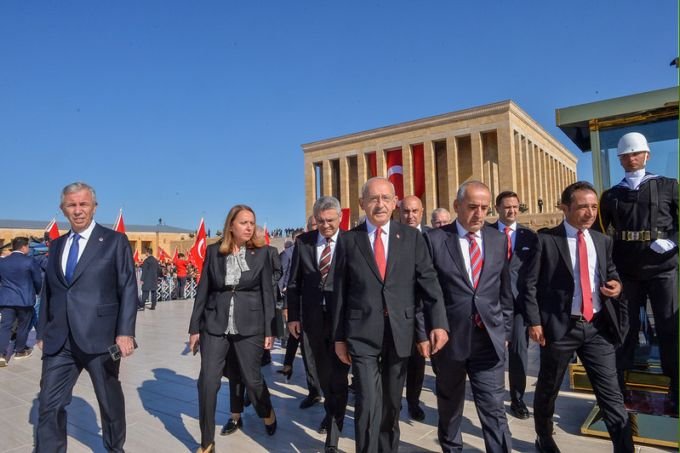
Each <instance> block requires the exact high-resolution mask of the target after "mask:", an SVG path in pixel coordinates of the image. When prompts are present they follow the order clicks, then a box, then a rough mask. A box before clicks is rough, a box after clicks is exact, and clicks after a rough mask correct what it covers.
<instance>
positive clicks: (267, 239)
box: [264, 223, 272, 245]
mask: <svg viewBox="0 0 680 453" xmlns="http://www.w3.org/2000/svg"><path fill="white" fill-rule="evenodd" d="M264 243H265V244H267V245H271V243H272V240H271V238H270V237H269V230H268V229H267V224H266V223H265V224H264Z"/></svg>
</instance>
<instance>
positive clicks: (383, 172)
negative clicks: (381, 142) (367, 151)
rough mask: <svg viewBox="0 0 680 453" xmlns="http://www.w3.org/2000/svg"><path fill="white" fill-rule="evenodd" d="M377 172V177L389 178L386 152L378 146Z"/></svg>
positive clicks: (376, 157) (376, 154) (376, 155)
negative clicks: (386, 166)
mask: <svg viewBox="0 0 680 453" xmlns="http://www.w3.org/2000/svg"><path fill="white" fill-rule="evenodd" d="M375 171H376V176H382V177H385V178H386V177H387V169H386V168H385V150H384V149H383V148H382V146H377V147H376V149H375Z"/></svg>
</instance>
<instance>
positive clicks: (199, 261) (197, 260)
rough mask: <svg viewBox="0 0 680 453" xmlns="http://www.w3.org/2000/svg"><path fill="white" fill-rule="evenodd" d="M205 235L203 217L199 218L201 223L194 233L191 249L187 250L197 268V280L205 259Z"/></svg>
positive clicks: (199, 277)
mask: <svg viewBox="0 0 680 453" xmlns="http://www.w3.org/2000/svg"><path fill="white" fill-rule="evenodd" d="M207 237H208V236H207V235H206V234H205V223H204V222H203V218H201V223H200V224H199V225H198V232H197V233H196V240H195V241H194V245H193V246H192V247H191V250H189V256H190V257H191V261H192V263H193V265H194V266H196V269H197V270H198V276H197V277H196V281H197V282H198V281H199V280H200V279H201V271H202V270H203V261H204V260H205V249H206V247H207V246H208V244H207Z"/></svg>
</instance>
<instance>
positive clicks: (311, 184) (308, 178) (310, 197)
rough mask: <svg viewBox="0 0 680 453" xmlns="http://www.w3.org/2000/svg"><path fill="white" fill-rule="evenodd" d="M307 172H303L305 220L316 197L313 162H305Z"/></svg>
mask: <svg viewBox="0 0 680 453" xmlns="http://www.w3.org/2000/svg"><path fill="white" fill-rule="evenodd" d="M305 166H306V167H307V168H308V171H306V172H305V218H306V217H309V216H310V215H311V212H312V206H314V201H315V199H314V198H315V196H316V171H315V170H316V168H315V164H314V162H305Z"/></svg>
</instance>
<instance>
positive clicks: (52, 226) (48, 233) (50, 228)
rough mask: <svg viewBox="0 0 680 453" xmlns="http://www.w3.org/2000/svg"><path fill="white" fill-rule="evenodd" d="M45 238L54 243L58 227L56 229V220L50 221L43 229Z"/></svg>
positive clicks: (57, 235)
mask: <svg viewBox="0 0 680 453" xmlns="http://www.w3.org/2000/svg"><path fill="white" fill-rule="evenodd" d="M45 237H46V238H49V240H50V241H54V240H55V239H57V238H58V237H59V227H57V221H56V219H52V221H51V222H50V223H48V224H47V226H46V227H45Z"/></svg>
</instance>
